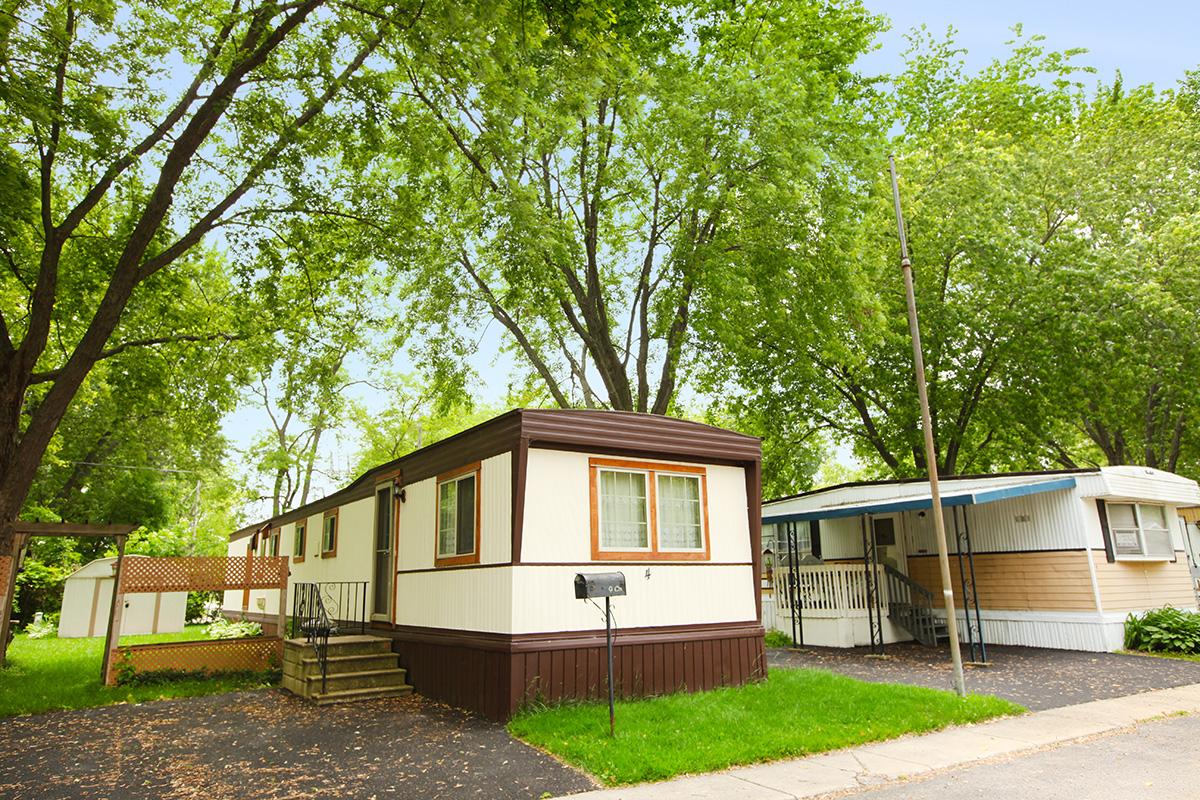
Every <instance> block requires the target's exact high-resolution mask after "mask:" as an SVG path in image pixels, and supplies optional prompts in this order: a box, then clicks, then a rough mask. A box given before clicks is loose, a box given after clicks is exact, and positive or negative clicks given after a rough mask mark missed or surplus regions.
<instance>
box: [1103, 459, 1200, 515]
mask: <svg viewBox="0 0 1200 800" xmlns="http://www.w3.org/2000/svg"><path fill="white" fill-rule="evenodd" d="M1102 472H1103V475H1104V481H1105V483H1106V484H1107V486H1108V492H1107V494H1108V495H1110V496H1112V497H1119V498H1127V499H1130V500H1146V501H1149V502H1158V503H1171V504H1175V505H1184V506H1186V505H1198V504H1200V487H1198V486H1197V484H1196V482H1195V481H1193V480H1191V479H1189V478H1184V477H1182V476H1180V475H1176V474H1174V473H1171V472H1163V471H1162V470H1157V469H1150V468H1149V467H1105V468H1104V469H1103V470H1102Z"/></svg>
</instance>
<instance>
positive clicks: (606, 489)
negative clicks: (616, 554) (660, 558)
mask: <svg viewBox="0 0 1200 800" xmlns="http://www.w3.org/2000/svg"><path fill="white" fill-rule="evenodd" d="M648 506H649V504H648V502H647V499H646V475H645V473H642V472H613V471H610V470H601V471H600V546H601V547H602V548H604V549H605V550H621V549H625V548H633V549H642V548H647V547H649V546H650V536H649V532H650V529H649V524H648V519H649V514H648V512H647V509H648Z"/></svg>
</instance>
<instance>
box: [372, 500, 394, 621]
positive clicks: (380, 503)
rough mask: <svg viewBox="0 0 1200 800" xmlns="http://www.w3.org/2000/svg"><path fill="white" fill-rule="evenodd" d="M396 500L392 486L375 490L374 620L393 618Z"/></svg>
mask: <svg viewBox="0 0 1200 800" xmlns="http://www.w3.org/2000/svg"><path fill="white" fill-rule="evenodd" d="M394 510H395V500H394V499H393V496H392V484H390V483H388V484H386V485H384V486H379V487H376V489H375V574H374V578H375V579H374V581H373V583H372V585H373V586H374V587H375V588H374V601H373V603H372V605H371V612H372V613H371V617H372V619H385V620H388V619H390V617H391V610H392V546H393V541H394V539H395V538H396V537H395V536H393V533H394V532H395V529H396V526H395V513H394Z"/></svg>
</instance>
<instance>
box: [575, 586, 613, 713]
mask: <svg viewBox="0 0 1200 800" xmlns="http://www.w3.org/2000/svg"><path fill="white" fill-rule="evenodd" d="M624 595H625V575H624V574H623V573H620V572H593V573H591V574H590V575H584V574H583V573H582V572H580V573H576V575H575V599H576V600H594V599H595V598H597V597H603V598H604V641H605V644H606V645H607V648H608V735H609V736H612V735H613V731H614V727H615V712H614V709H613V645H612V598H614V597H623V596H624Z"/></svg>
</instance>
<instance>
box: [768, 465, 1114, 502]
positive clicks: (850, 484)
mask: <svg viewBox="0 0 1200 800" xmlns="http://www.w3.org/2000/svg"><path fill="white" fill-rule="evenodd" d="M1099 472H1100V468H1099V467H1080V468H1076V469H1036V470H1029V471H1026V472H983V473H975V474H971V475H939V476H938V481H939V482H940V483H945V482H946V481H968V480H981V479H983V478H1036V477H1037V476H1039V475H1089V474H1097V473H1099ZM906 483H929V478H887V479H884V480H878V481H847V482H845V483H835V484H834V485H832V486H822V487H821V488H819V489H809V490H808V491H807V492H796V493H795V494H786V495H783V496H782V497H772V498H771V499H770V500H763V505H764V506H765V505H768V504H770V503H778V502H781V501H783V500H795V499H796V498H798V497H811V496H812V495H814V494H822V493H824V492H832V491H835V490H837V489H854V488H858V487H863V486H892V485H901V484H906Z"/></svg>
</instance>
